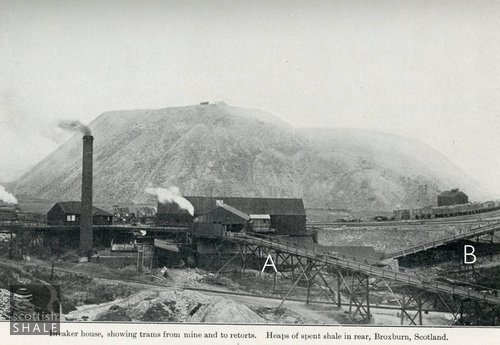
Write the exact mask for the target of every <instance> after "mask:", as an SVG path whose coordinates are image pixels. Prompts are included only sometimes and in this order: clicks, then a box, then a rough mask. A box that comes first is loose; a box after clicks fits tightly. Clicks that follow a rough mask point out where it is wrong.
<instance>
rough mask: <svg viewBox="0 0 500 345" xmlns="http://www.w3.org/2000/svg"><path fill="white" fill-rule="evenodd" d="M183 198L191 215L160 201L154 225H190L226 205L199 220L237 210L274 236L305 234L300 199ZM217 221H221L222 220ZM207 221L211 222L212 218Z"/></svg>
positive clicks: (303, 210)
mask: <svg viewBox="0 0 500 345" xmlns="http://www.w3.org/2000/svg"><path fill="white" fill-rule="evenodd" d="M185 198H186V199H187V200H188V201H189V202H190V203H191V204H192V205H193V207H194V215H190V214H189V213H188V212H187V211H186V210H183V209H181V208H179V207H178V206H177V205H176V204H174V203H160V202H159V203H158V213H157V224H158V225H159V226H173V227H175V226H179V227H186V226H187V227H189V226H191V224H192V223H193V221H194V219H195V218H197V217H200V216H203V215H205V214H207V213H209V212H211V211H213V210H214V209H216V208H218V207H220V206H222V205H226V206H230V207H231V208H228V207H226V206H225V208H222V209H220V210H219V211H217V212H216V213H214V214H212V215H207V216H206V217H204V218H202V219H205V220H206V219H208V218H209V217H210V216H211V217H215V216H218V217H224V215H227V214H228V213H232V214H233V215H234V216H236V213H240V215H239V217H240V218H241V219H244V218H246V217H249V218H250V220H252V222H255V224H256V226H257V225H258V227H259V228H261V229H269V231H270V232H274V233H275V234H276V235H292V236H301V235H305V234H306V211H305V208H304V203H303V202H302V199H295V198H244V197H205V196H186V197H185ZM229 210H232V211H229ZM234 210H236V211H234ZM243 215H244V216H243ZM219 220H220V219H219ZM220 221H221V224H222V220H220ZM210 223H214V221H211V222H210ZM215 223H217V221H215Z"/></svg>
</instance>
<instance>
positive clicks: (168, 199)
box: [145, 186, 194, 216]
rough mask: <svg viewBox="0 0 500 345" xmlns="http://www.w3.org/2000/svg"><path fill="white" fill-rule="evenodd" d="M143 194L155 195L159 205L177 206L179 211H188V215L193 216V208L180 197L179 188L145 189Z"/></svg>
mask: <svg viewBox="0 0 500 345" xmlns="http://www.w3.org/2000/svg"><path fill="white" fill-rule="evenodd" d="M145 192H146V193H148V194H151V195H156V196H157V197H158V201H159V202H161V203H174V204H177V205H178V206H179V207H180V208H181V209H183V210H186V211H188V212H189V214H190V215H192V216H194V206H193V205H192V204H191V203H190V202H189V201H188V200H187V199H186V198H183V197H182V195H181V192H180V191H179V188H177V187H175V186H172V187H168V188H161V187H147V188H146V189H145Z"/></svg>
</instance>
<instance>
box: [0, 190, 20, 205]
mask: <svg viewBox="0 0 500 345" xmlns="http://www.w3.org/2000/svg"><path fill="white" fill-rule="evenodd" d="M0 200H1V201H3V202H6V203H7V204H17V199H16V197H15V196H14V195H12V194H11V193H9V192H7V191H6V190H5V187H4V186H2V185H0Z"/></svg>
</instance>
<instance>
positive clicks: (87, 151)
mask: <svg viewBox="0 0 500 345" xmlns="http://www.w3.org/2000/svg"><path fill="white" fill-rule="evenodd" d="M93 146H94V137H93V136H92V135H84V136H83V163H82V201H81V208H82V209H81V216H80V217H81V218H80V256H82V257H83V256H85V257H86V256H88V255H89V253H91V251H92V247H93V234H92V160H93Z"/></svg>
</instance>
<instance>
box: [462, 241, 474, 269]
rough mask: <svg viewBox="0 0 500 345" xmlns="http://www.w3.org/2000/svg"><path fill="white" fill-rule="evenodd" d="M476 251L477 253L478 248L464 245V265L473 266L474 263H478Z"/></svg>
mask: <svg viewBox="0 0 500 345" xmlns="http://www.w3.org/2000/svg"><path fill="white" fill-rule="evenodd" d="M475 251H476V248H474V246H471V245H470V244H466V245H464V264H465V265H472V264H473V263H475V262H476V260H477V258H476V256H475V255H474V252H475Z"/></svg>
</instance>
